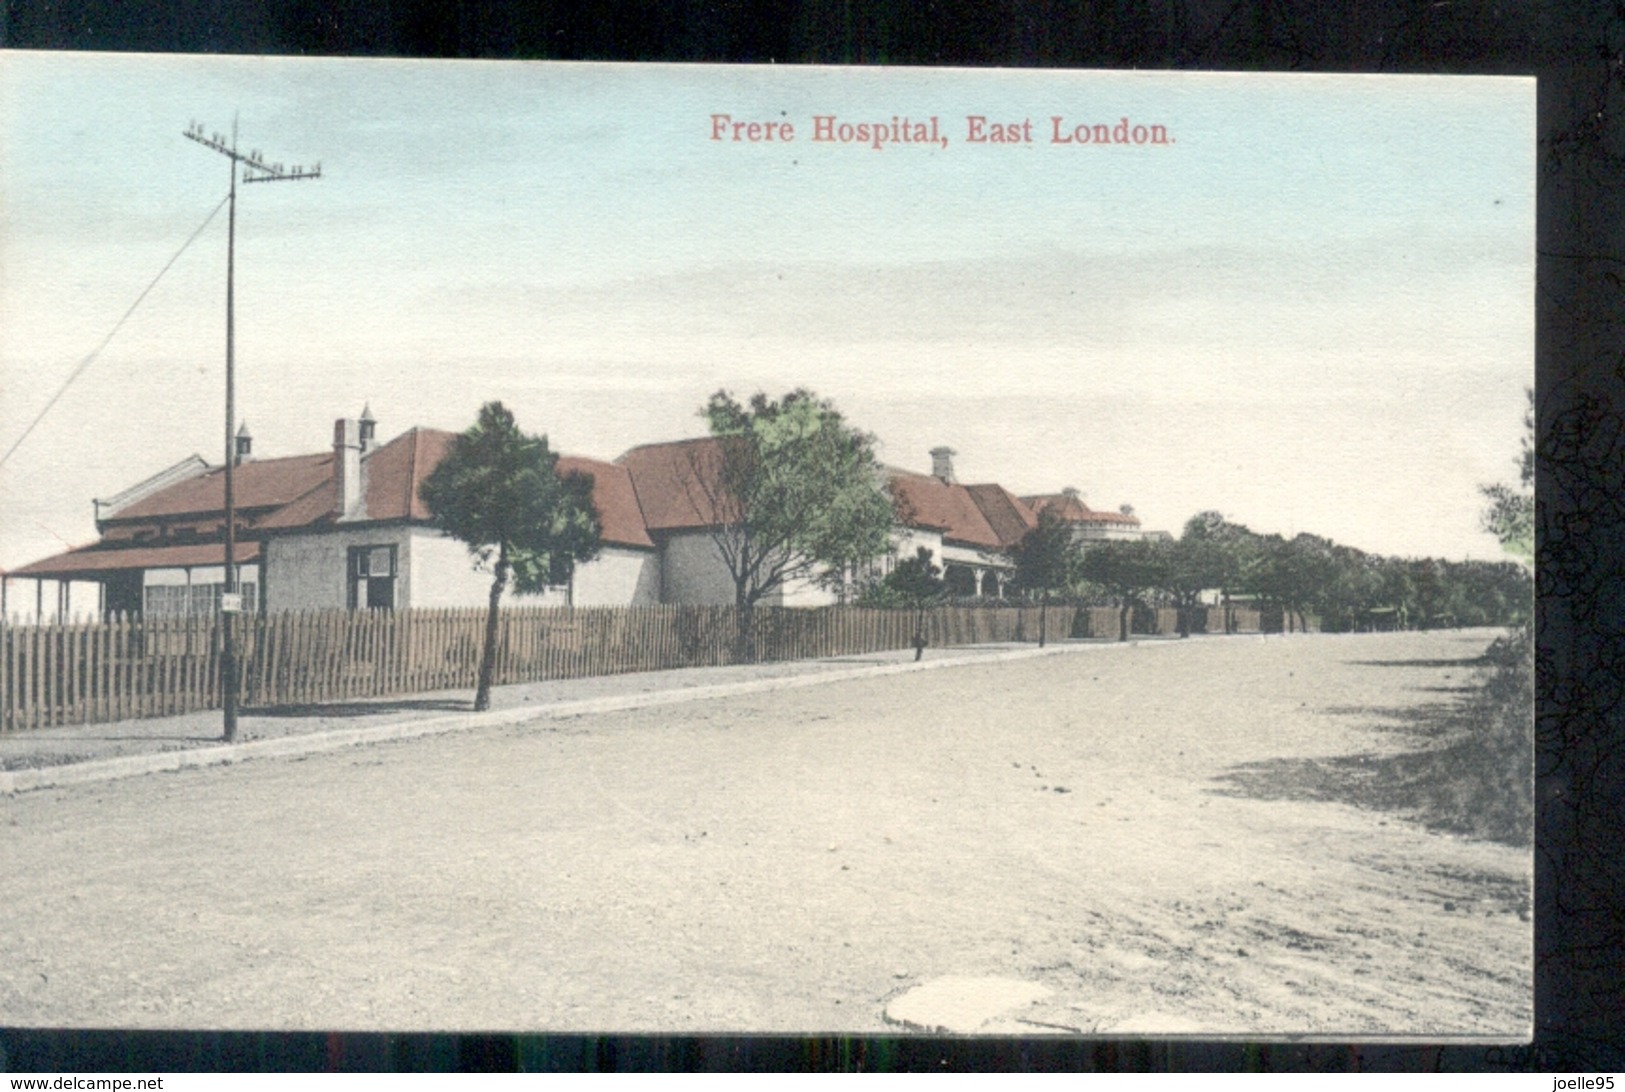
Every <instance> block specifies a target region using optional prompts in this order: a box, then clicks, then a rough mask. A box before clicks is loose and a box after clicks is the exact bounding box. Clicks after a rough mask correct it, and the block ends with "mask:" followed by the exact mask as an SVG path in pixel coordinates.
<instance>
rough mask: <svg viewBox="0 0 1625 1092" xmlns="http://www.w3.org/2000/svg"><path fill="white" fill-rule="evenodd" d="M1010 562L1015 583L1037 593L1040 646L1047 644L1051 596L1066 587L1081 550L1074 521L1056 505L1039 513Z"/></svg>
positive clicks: (1072, 574) (1012, 550) (1075, 570)
mask: <svg viewBox="0 0 1625 1092" xmlns="http://www.w3.org/2000/svg"><path fill="white" fill-rule="evenodd" d="M1009 555H1010V562H1011V564H1013V565H1014V566H1015V567H1016V584H1017V585H1018V586H1019V587H1021V588H1022V589H1024V590H1026V591H1027V592H1037V593H1038V647H1039V648H1043V647H1044V639H1045V637H1046V636H1047V635H1048V630H1049V597H1050V593H1051V592H1055V591H1063V590H1065V589H1066V587H1067V585H1069V584H1070V583H1071V582H1072V577H1073V576H1074V575H1075V574H1076V572H1077V565H1078V550H1077V546H1076V545H1075V543H1074V542H1073V538H1072V524H1071V523H1070V522H1068V521H1067V520H1066V519H1064V518H1063V517H1062V516H1061V515H1060V513H1058V512H1056V511H1055V510H1054V509H1053V508H1044V509H1043V510H1042V511H1040V512H1039V513H1038V523H1037V525H1036V526H1034V527H1032V528H1031V529H1029V530H1028V531H1027V533H1026V534H1024V535H1022V536H1021V541H1020V542H1018V543H1016V544H1015V546H1013V547H1011V549H1010V552H1009Z"/></svg>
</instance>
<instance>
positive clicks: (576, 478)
mask: <svg viewBox="0 0 1625 1092" xmlns="http://www.w3.org/2000/svg"><path fill="white" fill-rule="evenodd" d="M558 461H559V457H558V455H557V454H556V453H554V452H553V451H552V450H550V449H549V448H548V446H547V437H545V436H531V435H528V434H526V433H524V432H522V431H520V429H519V426H518V425H517V424H516V423H515V422H514V417H513V414H512V413H511V412H509V411H508V409H507V408H506V407H504V406H503V404H502V403H501V402H487V403H486V404H485V405H483V406H481V407H480V413H479V418H478V420H476V421H475V423H474V424H473V425H472V426H470V427H469V429H468V430H467V431H466V432H463V433H461V434H460V435H458V436H457V437H456V438H455V439H454V440H453V441H452V443H451V448H450V450H448V451H447V452H446V455H445V457H444V458H442V459H441V460H440V464H439V465H438V466H436V467H435V468H434V471H433V472H432V473H431V474H430V475H429V476H428V477H427V478H425V479H424V481H423V484H422V485H421V486H419V487H418V495H419V496H420V497H421V498H422V499H423V503H424V504H425V505H427V506H428V508H429V512H430V515H431V517H432V519H433V521H434V523H435V526H437V527H439V528H440V529H441V530H442V531H444V532H445V533H446V534H448V535H450V536H451V537H453V538H455V539H458V540H459V541H461V542H463V543H465V544H466V545H467V546H468V550H469V553H470V554H472V555H473V557H474V563H475V567H476V568H478V569H484V568H486V567H489V569H490V572H491V592H490V599H489V605H488V607H487V610H486V615H485V643H484V648H483V649H482V651H481V653H480V674H479V685H478V688H477V689H476V691H475V695H474V708H475V710H476V711H478V710H483V709H488V708H490V705H491V679H492V675H493V674H494V672H495V669H496V643H497V642H496V638H497V606H498V604H499V603H500V601H501V599H502V593H503V591H504V589H506V588H507V587H508V585H509V584H510V582H511V583H512V585H513V590H514V591H515V593H517V594H525V593H534V592H539V591H542V590H544V589H545V588H546V587H547V586H548V585H549V584H552V583H561V582H564V581H566V580H568V579H569V574H570V573H571V571H572V570H573V568H574V566H575V565H576V563H577V562H580V561H588V560H590V559H592V558H593V557H595V556H596V555H597V553H598V546H599V523H598V514H597V512H596V511H595V510H594V509H593V504H592V478H591V477H589V476H587V475H585V474H579V473H573V474H568V475H565V476H563V477H560V476H559V473H558Z"/></svg>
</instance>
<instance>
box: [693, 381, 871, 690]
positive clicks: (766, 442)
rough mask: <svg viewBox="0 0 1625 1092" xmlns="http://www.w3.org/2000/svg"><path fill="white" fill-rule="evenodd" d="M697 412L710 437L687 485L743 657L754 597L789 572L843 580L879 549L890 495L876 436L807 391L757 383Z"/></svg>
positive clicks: (750, 653)
mask: <svg viewBox="0 0 1625 1092" xmlns="http://www.w3.org/2000/svg"><path fill="white" fill-rule="evenodd" d="M700 415H701V416H703V417H704V418H705V420H706V424H707V425H709V426H710V431H711V435H712V436H713V437H714V438H715V441H716V442H715V444H714V446H704V445H696V446H694V447H692V448H691V452H692V456H691V459H690V465H689V467H688V468H687V470H688V473H687V475H686V480H685V481H684V487H685V488H686V489H688V490H689V492H690V496H691V499H692V500H694V501H695V503H696V507H699V508H700V509H701V510H702V511H705V512H707V513H708V518H709V520H710V528H709V530H710V535H711V540H712V542H713V543H714V544H715V546H716V550H717V554H718V555H719V556H720V557H721V559H722V561H723V564H725V565H726V566H727V569H728V573H729V575H730V576H731V577H732V579H733V584H734V605H735V607H737V608H738V611H739V635H738V643H737V645H736V653H737V655H738V658H739V659H740V660H742V661H746V662H749V661H751V660H754V659H755V645H754V641H753V639H752V622H753V618H754V611H755V607H756V604H757V603H759V602H761V600H762V599H763V598H765V597H766V596H768V595H769V594H770V593H772V592H774V591H777V590H778V589H780V588H782V587H784V585H785V584H786V583H788V582H790V581H792V580H796V579H810V580H813V581H817V582H821V583H834V582H838V581H841V580H843V579H844V578H845V574H846V573H847V571H848V570H850V569H852V568H854V567H856V566H858V565H860V564H862V563H864V562H867V561H870V560H872V559H874V558H876V557H878V556H880V555H881V554H883V553H885V552H886V549H887V546H888V544H889V536H890V533H891V529H892V523H893V519H894V513H893V508H892V502H891V497H890V495H889V494H888V493H887V491H886V489H885V488H884V487H883V486H882V485H881V480H882V479H881V470H880V464H879V463H878V462H877V461H876V459H875V455H874V438H873V437H872V436H870V435H869V434H868V433H866V432H862V431H859V430H858V429H855V428H853V427H851V426H850V425H848V424H847V423H846V420H845V418H843V417H842V416H841V414H840V412H839V411H838V410H836V408H835V406H834V405H833V404H832V403H830V402H829V401H827V400H825V399H822V398H819V397H818V396H816V395H814V394H813V393H812V392H811V391H807V390H800V389H798V390H794V391H791V392H790V393H789V394H787V395H785V396H784V397H783V398H782V399H779V400H777V401H773V400H770V399H769V398H768V397H767V396H766V395H765V394H760V393H758V394H756V395H755V396H754V397H752V398H751V400H750V404H749V405H748V406H745V405H741V404H740V403H739V402H737V401H735V400H734V398H733V397H732V396H731V395H730V394H729V393H728V392H727V391H718V392H717V393H716V394H713V395H712V396H711V399H710V401H709V402H707V403H706V405H705V406H704V408H702V409H701V411H700Z"/></svg>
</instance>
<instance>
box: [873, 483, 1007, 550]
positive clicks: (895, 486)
mask: <svg viewBox="0 0 1625 1092" xmlns="http://www.w3.org/2000/svg"><path fill="white" fill-rule="evenodd" d="M888 473H889V475H890V477H891V488H892V499H893V503H894V504H895V505H896V507H897V513H898V517H899V518H900V519H901V520H902V521H903V522H904V523H906V524H908V525H909V526H910V527H928V528H930V529H932V530H936V531H941V532H942V537H943V538H944V539H950V540H952V541H954V542H960V543H964V544H965V545H967V546H978V547H981V548H982V549H985V550H998V549H1002V548H1003V547H1004V546H1005V545H1006V543H1005V542H1004V540H1002V539H1001V538H1000V537H999V533H998V532H997V531H995V530H994V529H993V525H992V524H991V523H989V522H988V519H987V516H985V515H983V513H982V509H981V508H980V507H979V506H978V505H977V503H976V501H975V499H974V498H973V497H972V496H971V492H970V490H969V489H968V488H966V487H965V486H963V485H960V484H958V483H957V482H954V483H949V482H945V481H943V480H942V479H941V478H936V477H932V476H931V475H929V474H915V473H913V472H912V471H908V470H895V469H891V470H888Z"/></svg>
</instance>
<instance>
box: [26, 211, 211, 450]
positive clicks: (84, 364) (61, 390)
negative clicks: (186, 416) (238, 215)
mask: <svg viewBox="0 0 1625 1092" xmlns="http://www.w3.org/2000/svg"><path fill="white" fill-rule="evenodd" d="M229 200H231V197H230V195H227V196H226V197H222V198H221V199H220V203H219V204H218V205H216V206H215V207H214V211H213V212H211V213H209V215H208V217H207V218H206V219H205V220H204V221H203V223H201V224H199V225H198V228H197V230H196V231H194V232H192V234H191V235H190V236H189V237H188V238H187V240H186V242H184V243H182V244H181V248H180V249H179V250H177V251H175V253H174V255H173V256H172V257H171V258H170V259H169V261H167V262H165V263H164V267H163V268H162V269H160V270H159V271H158V275H157V276H156V277H154V278H152V280H151V281H150V282H149V283H148V284H147V287H145V288H143V289H142V290H141V294H140V295H139V296H137V297H136V298H135V302H134V303H132V304H130V308H129V310H127V311H125V312H124V317H123V318H121V319H119V320H118V321H117V322H116V323H114V324H113V328H112V329H111V330H109V331H108V332H107V336H106V337H104V338H102V343H101V344H100V345H98V346H96V347H95V348H94V349H92V350H91V351H90V355H89V356H87V357H85V358H84V359H83V360H81V361H80V362H79V366H78V367H76V368H74V369H73V373H72V374H71V375H69V376H68V378H67V379H66V380H65V381H64V382H63V384H62V386H60V387H58V388H57V391H56V393H55V394H53V395H51V400H50V401H49V402H47V403H45V408H44V409H42V410H40V411H39V414H38V416H36V417H35V418H34V419H33V420H32V421H30V422H29V424H28V427H27V428H25V429H23V434H22V435H21V436H19V437H17V440H16V442H15V443H13V444H12V445H11V447H10V448H8V449H7V450H6V453H5V454H4V455H0V466H4V465H5V464H6V460H7V459H9V458H11V456H12V455H13V454H14V453H15V452H16V450H17V449H18V448H19V447H21V446H22V444H23V441H24V440H26V439H28V434H29V433H31V432H33V431H34V428H35V426H37V425H38V424H39V423H40V422H41V421H43V420H45V415H46V414H47V413H50V412H51V407H52V406H54V405H56V403H57V400H58V399H59V398H61V397H62V396H63V395H64V394H66V393H67V390H68V388H69V387H70V386H72V385H73V381H74V380H75V379H78V378H79V376H80V375H82V374H84V371H85V369H86V368H88V367H90V365H91V363H92V362H93V361H95V359H96V358H97V357H98V356H100V355H101V352H102V350H103V349H105V348H107V344H108V342H110V341H112V340H113V337H114V335H115V334H117V333H118V332H119V330H120V329H121V328H122V327H123V326H124V323H125V322H126V321H128V320H129V317H130V316H131V315H133V314H135V309H136V308H137V307H140V306H141V301H142V300H144V299H146V298H147V293H149V292H151V291H152V290H153V289H154V288H156V287H157V286H158V282H159V281H161V280H163V277H164V274H165V273H168V272H169V267H170V266H172V265H174V264H175V263H176V262H177V261H178V260H180V256H181V255H182V254H184V253H186V248H187V247H189V246H191V245H192V244H193V243H194V242H196V241H197V237H198V236H199V235H202V234H203V229H204V228H206V227H208V226H209V224H210V223H212V222H213V221H214V218H215V217H216V216H217V215H219V213H220V210H221V209H223V208H225V207H226V202H227V201H229Z"/></svg>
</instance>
